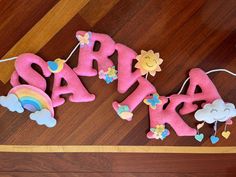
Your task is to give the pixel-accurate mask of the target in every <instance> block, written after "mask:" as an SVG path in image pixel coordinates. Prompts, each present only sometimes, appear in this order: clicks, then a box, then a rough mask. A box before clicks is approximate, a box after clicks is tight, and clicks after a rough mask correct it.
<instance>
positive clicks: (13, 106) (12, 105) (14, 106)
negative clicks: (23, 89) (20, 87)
mask: <svg viewBox="0 0 236 177" xmlns="http://www.w3.org/2000/svg"><path fill="white" fill-rule="evenodd" d="M0 105H1V106H3V107H5V108H7V109H8V110H9V111H11V112H18V113H22V112H24V108H23V107H22V105H21V103H20V101H19V99H18V97H17V96H16V95H15V94H8V95H7V96H0Z"/></svg>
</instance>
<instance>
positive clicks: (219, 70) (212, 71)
mask: <svg viewBox="0 0 236 177" xmlns="http://www.w3.org/2000/svg"><path fill="white" fill-rule="evenodd" d="M215 72H226V73H228V74H231V75H232V76H235V77H236V73H233V72H231V71H229V70H227V69H213V70H210V71H208V72H206V74H210V73H215ZM189 79H190V78H189V77H188V78H187V79H186V80H185V81H184V83H183V85H182V87H181V89H180V90H179V92H178V93H177V94H178V95H180V94H181V93H182V91H183V89H184V87H185V85H186V84H187V82H188V81H189Z"/></svg>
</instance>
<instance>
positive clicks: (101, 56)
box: [74, 31, 115, 76]
mask: <svg viewBox="0 0 236 177" xmlns="http://www.w3.org/2000/svg"><path fill="white" fill-rule="evenodd" d="M85 33H86V32H85V31H78V32H77V33H76V35H82V36H83V35H84V34H85ZM95 41H99V42H100V44H101V45H100V49H99V50H98V51H93V47H94V44H95ZM114 52H115V42H114V41H113V40H112V38H111V37H110V36H108V35H106V34H100V33H91V39H90V44H89V45H84V46H83V47H82V48H80V51H79V57H78V66H77V67H76V68H74V71H75V72H76V74H77V75H79V76H96V75H97V71H96V70H95V69H94V68H93V61H94V60H96V61H97V65H98V71H101V70H103V71H107V70H108V68H109V67H112V66H114V64H113V62H112V61H111V60H110V59H109V58H108V57H109V56H111V55H112V54H113V53H114Z"/></svg>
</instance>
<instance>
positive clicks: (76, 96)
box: [52, 64, 95, 107]
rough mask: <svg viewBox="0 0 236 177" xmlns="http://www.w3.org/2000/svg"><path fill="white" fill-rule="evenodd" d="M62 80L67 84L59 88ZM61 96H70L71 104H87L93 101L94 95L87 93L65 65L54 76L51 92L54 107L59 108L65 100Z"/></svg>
mask: <svg viewBox="0 0 236 177" xmlns="http://www.w3.org/2000/svg"><path fill="white" fill-rule="evenodd" d="M62 79H64V80H65V81H66V82H67V85H66V86H61V80H62ZM63 94H72V95H70V97H69V100H70V101H71V102H89V101H93V100H94V99H95V95H93V94H90V93H88V91H87V90H86V88H85V87H84V86H83V84H82V83H81V81H80V79H79V78H78V77H77V75H76V74H75V73H74V71H73V70H72V69H71V68H70V67H69V66H68V65H67V64H64V68H63V70H62V71H61V72H59V73H56V74H55V76H54V84H53V91H52V102H53V106H54V107H57V106H60V105H62V104H63V103H64V102H65V99H64V98H61V97H60V95H63Z"/></svg>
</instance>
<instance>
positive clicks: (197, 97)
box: [147, 68, 221, 138]
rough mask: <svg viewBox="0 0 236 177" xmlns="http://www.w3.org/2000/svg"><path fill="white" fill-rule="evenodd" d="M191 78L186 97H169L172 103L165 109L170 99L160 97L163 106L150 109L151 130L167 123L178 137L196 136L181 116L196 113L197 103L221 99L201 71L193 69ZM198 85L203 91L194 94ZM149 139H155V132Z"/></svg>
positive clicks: (149, 133)
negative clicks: (178, 108) (177, 108)
mask: <svg viewBox="0 0 236 177" xmlns="http://www.w3.org/2000/svg"><path fill="white" fill-rule="evenodd" d="M189 76H190V85H189V87H188V90H187V94H186V95H182V94H181V95H177V94H174V95H171V96H170V97H169V100H170V102H169V103H168V104H167V106H166V108H165V109H164V105H165V104H166V103H167V102H168V99H167V97H160V100H161V101H162V104H161V105H158V106H157V108H156V109H152V108H149V114H150V127H151V128H155V127H156V126H157V125H160V124H165V123H167V124H169V125H170V126H171V127H172V128H173V129H174V130H175V132H176V134H177V135H178V136H194V135H196V133H197V131H196V130H195V129H193V128H191V127H189V126H188V125H187V124H186V123H185V122H184V121H183V119H182V118H181V116H180V115H186V114H189V113H191V112H194V111H196V110H197V108H198V106H197V105H195V104H193V102H195V101H206V103H211V102H212V101H213V100H215V99H219V98H221V97H220V95H219V93H218V91H217V89H216V87H215V86H214V84H213V83H212V81H211V80H210V79H209V77H208V76H207V75H206V74H205V72H204V71H202V70H201V69H199V68H195V69H192V70H191V71H190V74H189ZM197 85H198V86H199V87H200V88H201V89H202V92H201V93H194V92H195V89H196V86H197ZM181 103H184V105H183V108H181V109H180V111H179V113H178V112H176V107H177V106H178V105H180V104H181ZM147 137H148V138H153V132H151V131H150V132H148V134H147Z"/></svg>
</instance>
